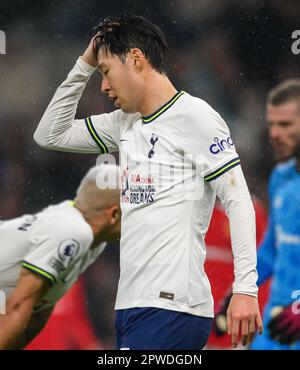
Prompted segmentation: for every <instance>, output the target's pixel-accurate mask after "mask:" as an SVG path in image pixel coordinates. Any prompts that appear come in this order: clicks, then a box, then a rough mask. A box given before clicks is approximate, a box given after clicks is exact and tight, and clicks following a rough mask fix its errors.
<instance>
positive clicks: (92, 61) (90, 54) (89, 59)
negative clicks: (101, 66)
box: [81, 35, 98, 67]
mask: <svg viewBox="0 0 300 370" xmlns="http://www.w3.org/2000/svg"><path fill="white" fill-rule="evenodd" d="M95 37H97V35H95V36H94V37H92V39H91V41H90V44H89V46H88V47H87V49H86V50H85V52H84V53H83V55H82V56H81V58H82V59H83V60H84V61H85V62H86V63H88V64H89V65H91V66H93V67H98V60H97V58H96V57H95V55H94V51H93V45H94V39H95Z"/></svg>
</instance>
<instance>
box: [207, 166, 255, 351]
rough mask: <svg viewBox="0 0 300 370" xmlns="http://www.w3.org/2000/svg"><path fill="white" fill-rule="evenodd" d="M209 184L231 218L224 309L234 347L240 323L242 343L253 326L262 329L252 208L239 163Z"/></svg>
mask: <svg viewBox="0 0 300 370" xmlns="http://www.w3.org/2000/svg"><path fill="white" fill-rule="evenodd" d="M211 186H212V188H213V189H214V191H215V192H216V194H217V195H218V197H219V198H220V200H221V202H222V203H223V205H224V206H225V209H226V214H227V216H228V218H229V222H230V234H231V241H232V250H233V256H234V275H235V282H234V284H233V296H232V298H231V302H230V305H229V308H228V311H227V328H228V334H230V335H232V344H233V346H234V347H236V346H237V343H238V335H239V330H240V325H241V329H242V343H243V345H246V344H247V343H249V342H250V341H251V340H252V338H253V336H254V334H255V332H256V330H257V329H256V328H258V331H259V332H260V333H261V332H262V321H261V317H260V313H259V307H258V301H257V293H258V288H257V285H256V281H257V270H256V235H255V212H254V208H253V204H252V200H251V197H250V194H249V191H248V187H247V184H246V181H245V178H244V175H243V172H242V169H241V167H240V166H237V167H234V168H232V169H231V170H229V171H228V172H226V173H224V174H223V175H222V176H220V177H218V178H217V179H215V180H214V181H212V182H211Z"/></svg>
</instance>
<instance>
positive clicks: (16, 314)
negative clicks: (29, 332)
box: [0, 309, 30, 349]
mask: <svg viewBox="0 0 300 370" xmlns="http://www.w3.org/2000/svg"><path fill="white" fill-rule="evenodd" d="M29 320H30V314H28V313H25V312H24V311H23V310H22V309H14V310H12V311H11V312H9V313H7V314H6V315H0V349H16V348H19V345H18V342H19V340H20V338H21V337H22V335H23V333H24V332H25V329H26V327H27V325H28V322H29Z"/></svg>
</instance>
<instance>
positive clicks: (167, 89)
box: [139, 72, 177, 117]
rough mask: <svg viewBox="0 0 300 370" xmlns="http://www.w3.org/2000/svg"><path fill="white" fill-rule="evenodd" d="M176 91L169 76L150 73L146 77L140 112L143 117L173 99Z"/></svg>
mask: <svg viewBox="0 0 300 370" xmlns="http://www.w3.org/2000/svg"><path fill="white" fill-rule="evenodd" d="M176 92H177V90H176V89H175V87H174V86H173V84H172V83H171V81H170V80H169V79H168V77H167V76H165V75H161V74H158V73H156V72H155V73H151V74H149V75H148V76H147V78H146V79H145V84H144V89H143V95H142V96H143V99H142V100H141V101H140V104H139V112H140V113H141V115H142V116H143V117H146V116H149V115H151V114H152V113H154V112H155V111H157V110H158V109H159V108H160V107H162V106H163V105H164V104H166V103H167V102H168V101H169V100H170V99H172V98H173V96H174V95H175V94H176Z"/></svg>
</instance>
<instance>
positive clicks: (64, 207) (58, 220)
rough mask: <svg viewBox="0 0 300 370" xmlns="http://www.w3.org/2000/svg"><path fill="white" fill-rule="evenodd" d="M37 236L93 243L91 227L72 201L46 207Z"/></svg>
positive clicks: (36, 231) (36, 232)
mask: <svg viewBox="0 0 300 370" xmlns="http://www.w3.org/2000/svg"><path fill="white" fill-rule="evenodd" d="M35 234H36V236H40V237H42V236H45V235H46V236H47V238H49V239H52V240H56V241H57V242H59V241H64V240H73V239H74V240H76V241H77V242H78V243H79V244H86V243H91V242H92V240H93V235H92V231H91V227H90V226H89V224H88V223H87V222H86V221H85V219H84V218H83V216H82V214H81V213H80V211H79V210H77V208H75V207H74V206H73V204H72V202H71V201H64V202H62V203H59V204H57V205H52V206H50V207H48V208H46V209H45V210H44V212H43V214H42V218H41V222H40V224H39V227H38V228H37V229H36V230H35Z"/></svg>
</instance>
